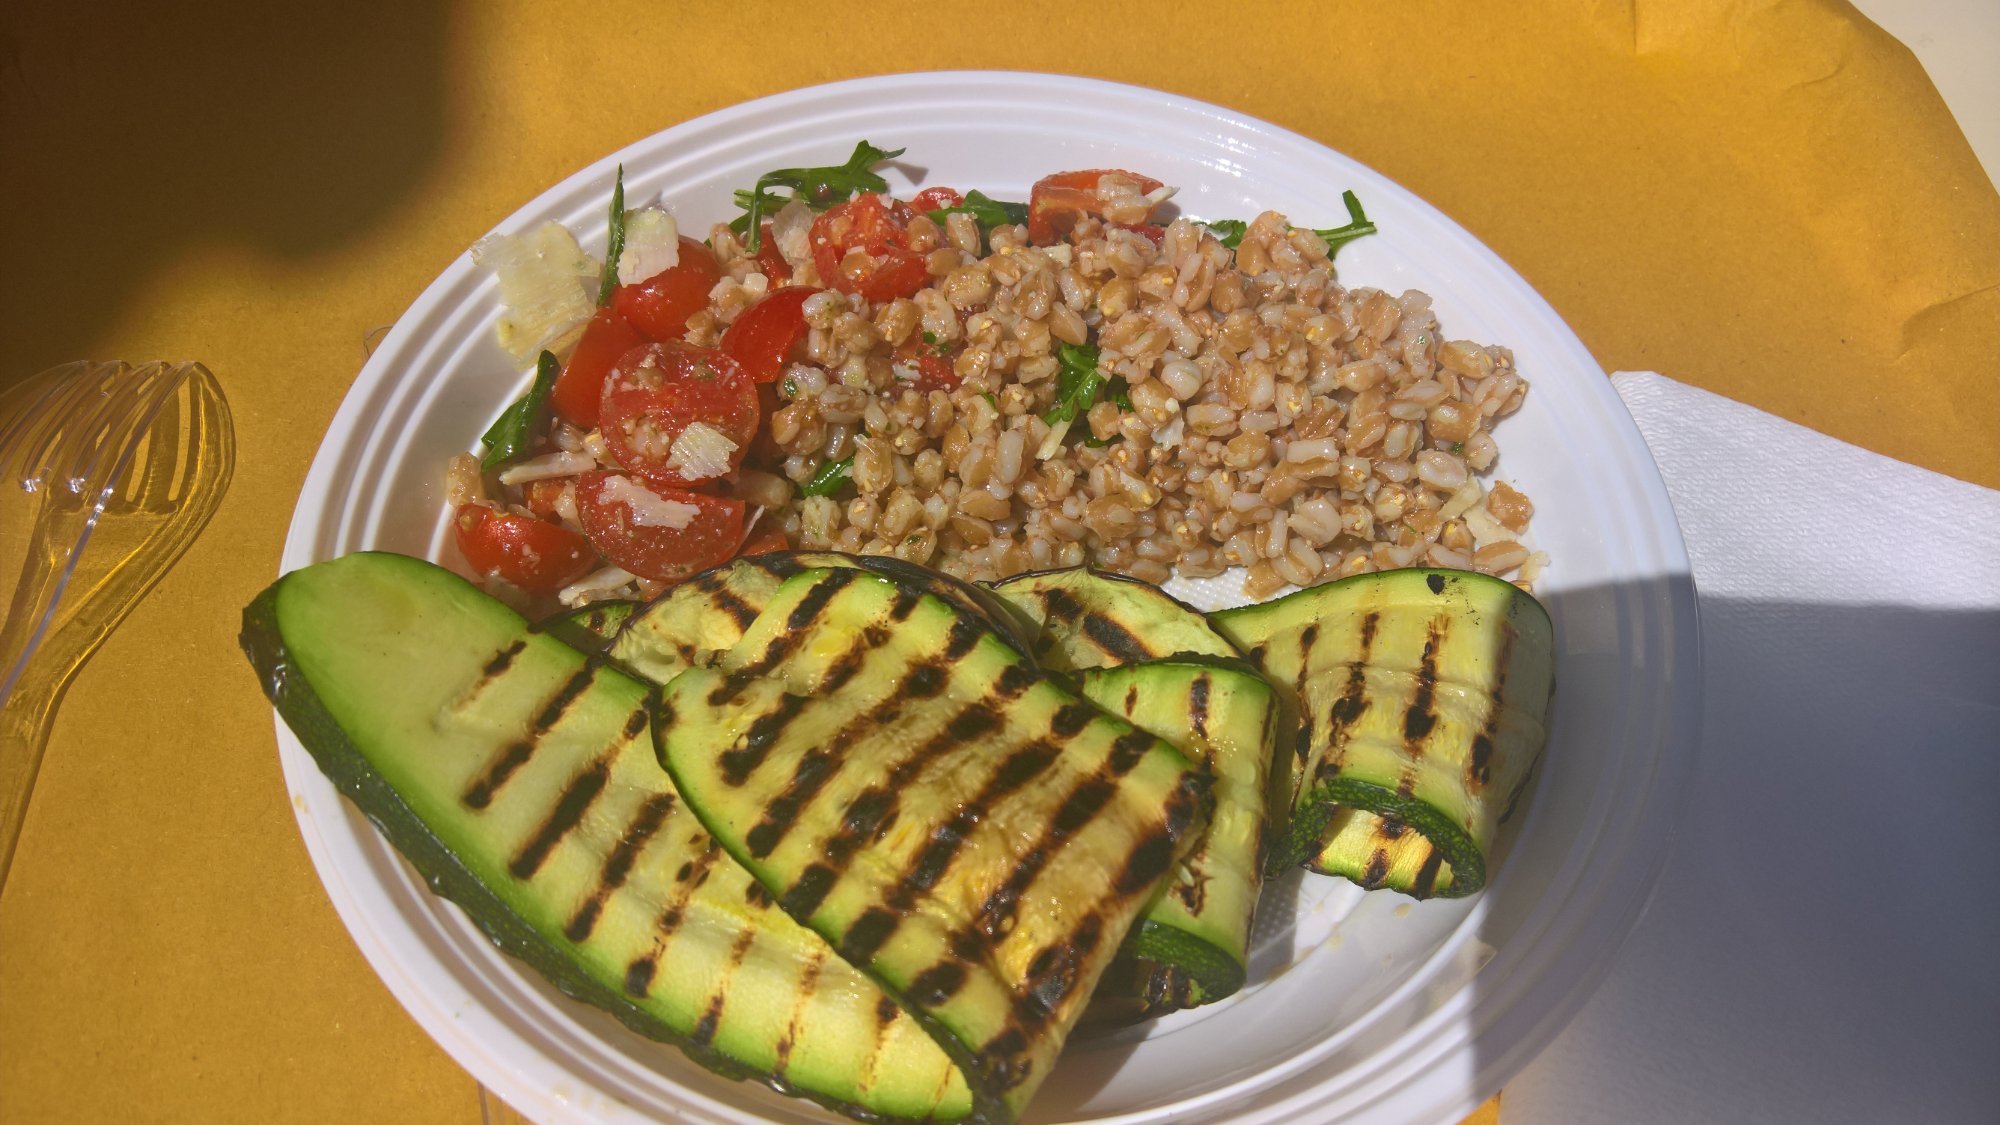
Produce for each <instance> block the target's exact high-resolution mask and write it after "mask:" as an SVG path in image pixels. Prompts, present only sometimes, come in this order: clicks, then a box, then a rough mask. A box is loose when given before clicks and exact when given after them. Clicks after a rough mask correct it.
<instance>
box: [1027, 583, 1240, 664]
mask: <svg viewBox="0 0 2000 1125" xmlns="http://www.w3.org/2000/svg"><path fill="white" fill-rule="evenodd" d="M993 592H994V593H996V594H998V595H1000V596H1001V597H1003V598H1005V599H1007V601H1009V602H1011V603H1012V604H1013V605H1014V606H1015V607H1017V608H1018V609H1020V610H1021V611H1022V612H1023V613H1024V614H1026V615H1027V616H1028V618H1030V619H1031V620H1032V621H1034V623H1035V624H1036V625H1038V626H1040V627H1041V636H1040V638H1039V639H1038V640H1036V641H1035V657H1036V659H1038V660H1040V661H1041V663H1042V666H1043V667H1045V668H1048V669H1051V670H1052V671H1058V672H1074V671H1080V670H1082V669H1085V668H1115V667H1117V666H1119V665H1121V664H1142V663H1145V662H1147V661H1151V660H1164V659H1166V658H1168V657H1170V656H1181V655H1185V654H1188V653H1194V654H1197V655H1201V656H1214V657H1240V656H1241V655H1242V653H1241V652H1239V651H1238V650H1237V648H1236V646H1234V645H1232V644H1231V643H1230V642H1229V641H1228V639H1227V638H1225V637H1224V636H1223V635H1222V634H1221V633H1220V632H1218V631H1217V630H1216V629H1215V628H1213V627H1212V626H1210V625H1209V623H1208V619H1207V618H1205V617H1203V616H1202V615H1201V613H1200V611H1198V610H1195V609H1192V608H1190V607H1188V606H1186V605H1183V604H1181V602H1180V601H1178V600H1177V599H1175V598H1174V597H1173V596H1171V595H1169V594H1168V593H1166V592H1165V591H1163V590H1161V589H1160V588H1159V587H1158V586H1154V585H1152V584H1151V583H1147V582H1141V581H1139V580H1138V579H1136V578H1127V577H1125V576H1123V575H1119V574H1104V573H1101V572H1099V571H1095V570H1091V569H1089V568H1087V567H1073V568H1071V569H1068V570H1044V571H1037V572H1035V573H1032V574H1022V575H1018V576H1016V577H1013V578H1009V579H1006V580H1005V581H1002V582H999V583H996V584H995V585H994V587H993Z"/></svg>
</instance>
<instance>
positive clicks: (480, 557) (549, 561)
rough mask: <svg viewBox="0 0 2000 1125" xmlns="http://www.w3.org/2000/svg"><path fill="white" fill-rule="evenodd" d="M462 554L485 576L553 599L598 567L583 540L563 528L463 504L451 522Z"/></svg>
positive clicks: (482, 506)
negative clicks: (498, 578) (497, 577)
mask: <svg viewBox="0 0 2000 1125" xmlns="http://www.w3.org/2000/svg"><path fill="white" fill-rule="evenodd" d="M452 530H453V531H454V532H455V533H456V534H457V537H458V553H459V554H461V555H464V556H465V561H466V562H469V563H471V564H472V569H474V570H476V571H478V572H479V573H481V574H497V575H499V576H500V577H501V578H504V579H506V580H507V581H509V582H511V583H513V584H514V585H516V586H519V587H520V588H521V589H523V590H526V591H527V592H528V593H530V594H553V593H555V592H556V591H557V590H560V589H562V588H563V587H564V586H567V585H569V584H570V583H572V582H574V581H576V580H577V579H579V578H581V577H583V576H584V575H585V574H587V573H589V572H590V569H591V568H592V567H594V566H596V565H597V552H595V551H593V550H591V549H590V544H589V543H588V542H586V541H585V540H584V537H583V536H581V535H578V534H577V533H576V532H574V531H571V530H570V529H569V528H566V527H564V526H563V525H561V524H559V523H549V522H547V521H546V520H538V519H536V518H534V517H533V516H521V515H515V514H514V513H512V512H500V511H495V510H494V509H492V508H489V507H487V506H486V505H484V504H460V505H459V506H458V513H457V514H456V515H454V516H453V517H452Z"/></svg>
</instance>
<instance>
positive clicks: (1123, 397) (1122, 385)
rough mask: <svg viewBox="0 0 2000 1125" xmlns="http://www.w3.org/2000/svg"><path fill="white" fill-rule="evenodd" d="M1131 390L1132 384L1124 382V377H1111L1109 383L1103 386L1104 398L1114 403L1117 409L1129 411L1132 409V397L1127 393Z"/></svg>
mask: <svg viewBox="0 0 2000 1125" xmlns="http://www.w3.org/2000/svg"><path fill="white" fill-rule="evenodd" d="M1131 389H1132V384H1130V383H1127V382H1126V381H1125V376H1123V375H1113V376H1112V377H1111V381H1110V382H1108V383H1106V384H1104V397H1105V398H1106V399H1109V400H1110V401H1111V402H1114V403H1116V404H1117V405H1118V409H1120V410H1125V411H1129V410H1131V409H1132V396H1131V394H1130V393H1128V392H1130V391H1131Z"/></svg>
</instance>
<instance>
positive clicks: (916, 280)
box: [810, 194, 930, 301]
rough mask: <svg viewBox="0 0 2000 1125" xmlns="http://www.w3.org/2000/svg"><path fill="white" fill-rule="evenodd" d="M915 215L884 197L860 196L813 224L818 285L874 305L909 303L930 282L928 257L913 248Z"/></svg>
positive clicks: (813, 247) (814, 259) (813, 250)
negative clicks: (898, 300)
mask: <svg viewBox="0 0 2000 1125" xmlns="http://www.w3.org/2000/svg"><path fill="white" fill-rule="evenodd" d="M914 214H915V212H913V211H911V210H910V208H909V205H908V204H905V203H898V204H895V206H893V207H891V206H890V205H889V204H887V203H884V202H883V201H882V197H881V196H879V195H866V194H864V195H858V196H855V197H854V198H853V199H850V200H848V201H847V202H846V203H843V204H841V205H839V206H838V207H835V208H833V209H832V210H829V211H827V212H825V213H824V214H822V215H820V217H819V218H817V219H814V220H813V225H812V231H811V235H810V237H811V240H812V253H813V264H814V265H816V266H818V267H819V279H820V282H821V283H822V284H824V285H830V286H832V287H833V288H835V289H838V290H840V291H841V292H842V293H858V294H860V295H861V296H863V297H866V298H868V299H869V300H871V301H893V300H895V299H896V298H898V297H908V296H910V295H911V294H913V293H915V292H916V291H917V290H919V289H922V288H923V287H924V286H925V284H927V283H928V282H929V281H930V267H929V266H928V265H927V264H926V263H925V259H924V255H922V254H919V253H917V252H916V251H914V250H912V249H910V248H909V233H908V230H907V229H906V228H907V227H908V225H909V221H910V218H911V216H912V215H914Z"/></svg>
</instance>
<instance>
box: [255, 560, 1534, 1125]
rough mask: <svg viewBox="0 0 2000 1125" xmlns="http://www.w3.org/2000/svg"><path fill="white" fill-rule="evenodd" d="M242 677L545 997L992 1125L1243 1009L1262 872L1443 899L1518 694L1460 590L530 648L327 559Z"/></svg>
mask: <svg viewBox="0 0 2000 1125" xmlns="http://www.w3.org/2000/svg"><path fill="white" fill-rule="evenodd" d="M1024 611H1025V612H1024ZM1142 634H1143V635H1142ZM243 644H244V648H245V651H246V653H248V655H249V656H250V658H251V662H252V664H253V666H255V668H256V669H257V671H258V673H259V676H260V679H261V680H262V682H263V684H264V686H265V689H266V691H267V693H268V694H269V695H270V697H271V699H272V702H273V703H274V704H275V705H276V706H277V707H278V709H279V712H280V714H281V715H283V716H284V718H285V720H286V721H287V722H288V723H289V724H290V725H291V726H292V728H293V730H294V731H295V732H296V733H297V734H298V735H299V738H300V740H301V741H302V742H303V743H304V744H305V746H306V747H307V749H308V750H309V752H310V753H312V755H313V756H314V757H315V759H316V760H317V761H318V762H319V764H320V766H321V768H322V770H324V771H325V772H326V774H327V775H328V777H329V778H331V779H332V780H333V781H334V782H335V784H336V785H337V786H338V787H339V788H340V789H341V791H342V792H343V793H345V794H346V795H347V796H348V797H349V798H350V799H351V800H353V801H354V802H355V804H356V805H357V806H358V807H359V808H360V809H361V810H362V811H363V812H365V813H366V814H367V815H368V816H369V818H370V819H371V820H373V821H374V822H375V823H376V824H377V825H378V826H379V827H380V828H381V830H382V831H383V833H384V834H385V836H387V837H388V839H389V840H390V842H391V843H393V844H394V845H395V846H396V847H397V848H398V849H399V850H400V851H402V853H403V854H404V855H405V857H406V858H408V859H409V861H410V862H411V863H412V864H413V865H414V866H415V867H416V868H417V870H418V872H419V873H420V874H421V875H422V876H423V877H424V878H425V879H426V881H427V882H429V883H430V885H431V886H432V887H433V889H435V890H436V891H437V892H438V893H440V894H442V895H444V896H446V897H448V898H451V899H452V900H453V901H455V902H457V903H459V904H460V905H461V906H462V907H463V908H464V909H465V911H466V912H467V914H468V915H469V916H470V917H471V918H472V920H473V921H474V922H475V923H476V924H478V925H479V926H480V928H481V929H482V930H484V931H485V932H486V933H487V934H488V936H489V937H491V938H492V939H493V941H494V942H495V943H496V944H498V945H499V946H500V947H501V948H502V949H504V950H506V951H508V952H509V953H512V954H514V955H515V956H518V957H520V958H521V959H523V960H525V961H527V962H528V963H529V964H531V965H533V966H534V967H535V968H536V969H538V970H540V971H541V972H542V973H543V974H544V975H545V976H547V977H548V979H549V980H550V981H551V982H553V983H554V984H556V985H557V986H558V987H559V988H561V989H562V990H563V991H565V992H566V993H568V994H570V995H572V996H575V997H577V998H579V999H582V1000H585V1001H587V1002H589V1003H592V1004H596V1005H598V1006H600V1007H604V1008H606V1009H607V1010H609V1011H611V1012H612V1013H613V1014H614V1015H616V1016H617V1017H618V1018H619V1019H620V1020H621V1021H623V1022H624V1023H625V1024H627V1025H628V1026H630V1027H632V1028H633V1029H635V1030H637V1031H640V1032H641V1033H643V1034H646V1035H649V1036H652V1037H654V1038H658V1039H663V1040H666V1041H668V1042H672V1043H676V1044H678V1045H680V1046H681V1047H682V1048H683V1049H685V1050H687V1051H688V1053H689V1054H690V1055H691V1056H692V1057H694V1058H696V1059H698V1060H700V1061H702V1062H703V1063H704V1064H706V1065H708V1066H711V1067H713V1068H715V1069H716V1070H718V1071H719V1072H721V1073H724V1074H727V1075H732V1076H738V1077H752V1078H757V1079H759V1080H762V1081H764V1082H766V1083H768V1084H770V1085H772V1086H774V1087H775V1088H777V1089H780V1090H783V1091H785V1092H788V1093H793V1094H797V1095H799V1096H803V1097H808V1098H812V1099H814V1100H816V1101H819V1102H821V1103H823V1104H825V1105H828V1106H830V1107H833V1108H835V1109H839V1110H842V1111H843V1112H848V1113H851V1114H855V1115H859V1116H864V1117H867V1116H872V1117H886V1118H918V1119H926V1120H941V1121H949V1120H961V1119H963V1120H974V1121H992V1122H1006V1121H1012V1120H1013V1119H1014V1118H1015V1117H1017V1116H1018V1115H1019V1113H1020V1112H1021V1110H1022V1108H1023V1106H1024V1105H1026V1103H1027V1102H1028V1100H1029V1099H1030V1098H1031V1097H1032V1096H1033V1093H1034V1091H1035V1089H1036V1088H1037V1087H1038V1086H1039V1085H1040V1083H1041V1082H1042V1081H1043V1080H1044V1079H1045V1078H1046V1076H1047V1074H1048V1072H1049V1069H1050V1067H1051V1066H1052V1065H1053V1063H1054V1060H1055V1058H1056V1056H1057V1055H1058V1053H1059V1052H1060V1051H1061V1049H1062V1045H1063V1043H1064V1042H1065V1041H1066V1040H1067V1038H1068V1037H1069V1036H1070V1034H1071V1032H1072V1031H1073V1030H1075V1028H1077V1027H1078V1026H1079V1025H1080V1024H1081V1023H1083V1022H1085V1021H1088V1022H1092V1023H1105V1022H1124V1021H1130V1020H1134V1019H1143V1018H1151V1017H1155V1016H1159V1015H1162V1014H1165V1013H1167V1012H1171V1011H1173V1010H1176V1009H1179V1008H1186V1007H1194V1006H1197V1005H1201V1004H1206V1003H1212V1002H1214V1001H1216V1000H1219V999H1222V998H1223V997H1226V996H1228V995H1230V994H1231V993H1233V992H1235V991H1236V990H1237V989H1238V988H1240V987H1241V986H1242V984H1243V983H1244V979H1245V975H1246V969H1247V965H1248V961H1249V951H1250V950H1249V946H1250V941H1249V938H1250V931H1251V922H1252V918H1253V915H1254V912H1255V908H1256V903H1257V898H1258V895H1259V891H1260V887H1261V883H1262V879H1263V876H1264V875H1265V874H1266V872H1267V871H1268V870H1271V869H1274V868H1275V867H1276V866H1278V865H1277V864H1267V863H1266V862H1265V861H1266V853H1267V852H1272V851H1273V850H1274V844H1275V853H1274V854H1276V855H1277V856H1278V857H1279V858H1280V860H1281V862H1282V863H1285V864H1289V863H1297V862H1300V861H1302V860H1305V861H1309V862H1310V863H1311V864H1312V865H1313V866H1315V867H1316V868H1319V869H1325V870H1327V871H1329V872H1331V873H1335V874H1340V875H1343V876H1346V877H1348V878H1350V879H1354V880H1355V881H1357V882H1360V883H1361V884H1362V885H1363V886H1366V887H1370V888H1373V887H1391V888H1394V889H1397V890H1400V891H1403V892H1404V893H1408V894H1411V895H1414V896H1417V897H1426V896H1429V895H1458V894H1467V893H1471V892H1472V891H1475V890H1477V889H1478V887H1479V886H1480V885H1481V883H1482V882H1483V880H1484V878H1485V856H1486V852H1487V849H1488V848H1489V847H1490V845H1491V842H1492V835H1493V827H1494V825H1495V824H1497V822H1498V821H1499V820H1500V819H1502V818H1504V816H1505V815H1506V812H1507V811H1508V808H1509V806H1510V805H1511V803H1512V801H1513V799H1514V798H1515V797H1516V796H1517V795H1518V792H1519V788H1520V784H1521V782H1522V780H1523V779H1524V778H1525V777H1526V775H1527V772H1528V771H1529V770H1530V769H1531V768H1532V765H1533V759H1534V756H1535V755H1536V753H1538V751H1539V748H1540V739H1541V735H1542V725H1541V724H1542V720H1543V708H1544V707H1545V706H1546V702H1547V699H1548V690H1549V682H1550V674H1549V668H1548V666H1547V665H1548V662H1549V658H1550V645H1549V634H1548V630H1547V619H1546V616H1545V615H1543V614H1542V613H1541V610H1540V607H1539V606H1537V605H1536V604H1535V603H1534V602H1533V600H1532V599H1531V598H1529V597H1528V596H1527V595H1526V594H1525V593H1522V592H1521V591H1519V590H1518V589H1517V588H1516V587H1514V586H1512V585H1510V584H1508V583H1506V582H1504V581H1502V580H1499V579H1495V578H1491V577H1488V576H1483V575H1477V574H1470V573H1458V572H1437V571H1397V572H1390V573H1384V574H1373V575H1364V576H1360V577H1357V578H1353V579H1347V580H1344V581H1341V582H1337V583H1332V584H1327V585H1324V586H1320V587H1315V588H1313V589H1310V590H1306V591H1302V592H1301V593H1299V594H1295V595H1292V596H1291V597H1288V598H1284V599H1280V600H1279V601H1277V602H1273V603H1269V604H1268V605H1265V606H1257V607H1250V608H1248V609H1245V610H1238V611H1228V612H1225V613H1221V614H1216V615H1212V616H1211V617H1209V618H1207V619H1204V618H1203V616H1202V615H1201V614H1199V613H1197V612H1195V611H1193V610H1191V609H1188V608H1186V607H1184V606H1181V605H1179V603H1177V602H1174V601H1173V599H1171V598H1168V597H1166V596H1165V595H1164V594H1161V593H1160V592H1159V591H1157V590H1155V589H1153V588H1152V587H1149V586H1146V585H1144V584H1141V583H1137V582H1134V581H1132V580H1129V579H1113V578H1108V577H1106V576H1102V575H1095V574H1091V573H1089V572H1082V571H1080V572H1076V573H1054V574H1045V575H1035V576H1031V577H1030V578H1027V579H1020V580H1016V581H1014V582H1010V583H1006V584H1004V585H1003V587H1002V589H1001V590H1000V591H988V590H983V589H980V588H978V587H974V586H969V585H967V584H965V583H963V582H962V581H960V580H958V579H955V578H951V577H950V576H947V575H943V574H939V573H937V572H932V571H927V570H925V569H924V568H921V567H917V566H915V565H913V564H908V563H903V562H899V561H897V560H888V559H880V558H867V557H850V556H843V555H836V554H829V553H824V552H780V553H774V554H766V555H758V556H753V557H747V558H743V559H740V560H737V561H735V562H733V563H730V564H728V565H726V566H723V567H720V568H718V569H715V570H712V571H709V572H707V573H704V574H701V575H698V576H695V577H694V578H692V579H690V580H688V581H685V582H683V583H680V584H679V585H677V586H675V587H674V588H673V590H672V591H670V592H669V593H668V594H667V595H666V596H665V597H663V598H661V599H659V600H657V601H655V602H653V603H652V604H650V605H645V606H640V605H636V604H634V603H630V602H614V603H601V604H596V605H591V606H586V607H582V608H580V609H577V610H571V611H567V612H565V613H562V614H560V615H557V616H555V617H552V618H550V619H547V620H545V621H543V622H541V623H539V624H535V625H530V624H528V623H527V622H526V621H525V620H524V619H523V618H522V617H521V616H520V615H519V614H518V613H516V612H515V611H513V610H512V609H510V608H508V607H507V606H506V605H504V604H503V603H502V602H501V601H499V600H498V599H496V598H494V597H491V596H489V595H487V594H485V593H482V592H481V591H480V590H479V589H478V588H477V587H475V586H474V585H472V584H471V583H469V582H468V581H466V580H465V579H463V578H460V577H458V576H456V575H454V574H452V573H451V572H449V571H446V570H444V569H443V568H440V567H438V566H435V565H433V564H431V563H427V562H422V561H419V560H415V559H409V558H405V557H402V556H397V555H387V554H374V553H367V554H358V555H350V556H347V557H344V558H341V559H337V560H334V561H332V562H327V563H321V564H317V565H315V566H311V567H308V568H306V569H304V570H300V571H295V572H293V573H291V574H288V575H286V576H285V577H283V578H281V579H280V580H279V581H278V582H277V583H276V584H275V585H273V586H272V587H271V588H270V589H269V590H267V591H265V592H264V594H262V595H261V596H260V597H259V598H258V599H257V600H256V601H255V602H253V603H252V605H251V606H250V607H249V608H248V609H247V610H246V611H245V614H244V632H243ZM1236 646H1243V648H1242V651H1243V652H1244V653H1246V654H1247V657H1248V659H1246V658H1245V657H1244V656H1239V655H1236V653H1237V651H1238V648H1237V647H1236ZM586 652H589V653H593V654H595V655H591V656H586V655H585V653H586ZM1030 654H1038V655H1039V657H1040V659H1041V661H1042V663H1043V666H1046V667H1048V668H1050V669H1063V670H1064V671H1062V672H1055V671H1051V672H1043V671H1041V670H1039V669H1038V666H1037V664H1036V662H1035V658H1034V657H1032V656H1031V655H1030ZM1251 661H1255V662H1257V664H1256V666H1253V664H1252V663H1251ZM1259 667H1261V668H1262V669H1263V671H1262V672H1260V671H1259ZM1267 676H1269V677H1272V678H1275V679H1277V680H1278V683H1276V684H1274V683H1273V682H1272V680H1271V679H1267ZM1071 677H1073V678H1071ZM1072 685H1073V686H1072ZM1288 694H1289V695H1290V696H1292V697H1293V698H1292V703H1293V706H1292V707H1291V708H1289V709H1288V708H1286V707H1283V706H1281V702H1282V701H1283V700H1284V698H1285V696H1287V695H1288ZM1299 716H1304V726H1303V729H1301V728H1300V726H1299ZM1391 728H1393V729H1391ZM1295 772H1296V775H1297V776H1296V778H1295V776H1294V775H1295ZM1294 790H1296V797H1294V798H1293V800H1292V801H1291V806H1292V807H1291V811H1292V816H1291V818H1290V821H1289V824H1287V823H1286V822H1285V821H1284V820H1283V819H1282V817H1281V815H1280V814H1282V813H1283V812H1284V811H1285V807H1286V803H1285V800H1284V798H1286V797H1291V796H1292V795H1293V792H1294Z"/></svg>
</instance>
